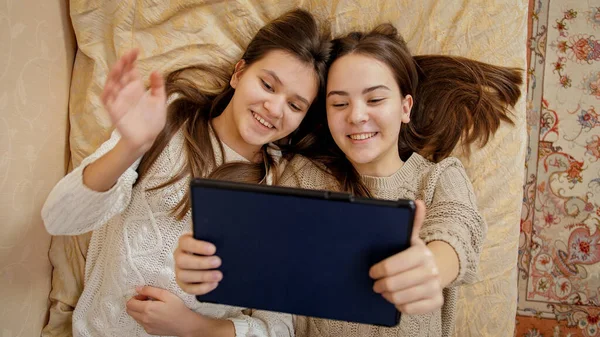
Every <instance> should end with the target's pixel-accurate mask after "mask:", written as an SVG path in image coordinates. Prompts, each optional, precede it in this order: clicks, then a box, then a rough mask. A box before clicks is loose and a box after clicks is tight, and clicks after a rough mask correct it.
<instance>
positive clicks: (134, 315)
mask: <svg viewBox="0 0 600 337" xmlns="http://www.w3.org/2000/svg"><path fill="white" fill-rule="evenodd" d="M126 311H127V314H128V315H129V316H131V318H133V319H135V321H136V322H138V323H140V324H141V325H143V318H144V314H142V313H140V312H137V311H133V310H131V309H129V308H127V309H126Z"/></svg>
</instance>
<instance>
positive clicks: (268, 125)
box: [251, 111, 275, 129]
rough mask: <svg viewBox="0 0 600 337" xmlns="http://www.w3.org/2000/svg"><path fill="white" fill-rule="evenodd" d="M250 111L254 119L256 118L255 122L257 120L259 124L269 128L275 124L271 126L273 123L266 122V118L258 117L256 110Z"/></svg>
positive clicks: (272, 127)
mask: <svg viewBox="0 0 600 337" xmlns="http://www.w3.org/2000/svg"><path fill="white" fill-rule="evenodd" d="M251 112H252V117H254V119H256V121H257V122H259V123H260V124H262V125H263V126H264V127H266V128H269V129H274V128H275V126H273V124H271V123H269V122H267V121H266V120H264V119H263V118H262V117H260V116H259V115H258V114H257V113H256V112H254V111H251Z"/></svg>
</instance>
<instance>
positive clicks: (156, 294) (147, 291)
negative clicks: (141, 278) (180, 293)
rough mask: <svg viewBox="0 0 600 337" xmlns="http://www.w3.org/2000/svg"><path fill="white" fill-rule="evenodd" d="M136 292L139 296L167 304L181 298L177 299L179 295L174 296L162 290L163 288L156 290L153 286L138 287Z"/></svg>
mask: <svg viewBox="0 0 600 337" xmlns="http://www.w3.org/2000/svg"><path fill="white" fill-rule="evenodd" d="M135 291H137V293H138V294H139V295H143V296H148V297H151V298H154V299H157V300H159V301H161V302H167V301H168V300H170V299H173V298H179V297H177V295H175V294H172V293H171V292H170V291H168V290H165V289H161V288H155V287H151V286H143V287H140V286H137V287H135Z"/></svg>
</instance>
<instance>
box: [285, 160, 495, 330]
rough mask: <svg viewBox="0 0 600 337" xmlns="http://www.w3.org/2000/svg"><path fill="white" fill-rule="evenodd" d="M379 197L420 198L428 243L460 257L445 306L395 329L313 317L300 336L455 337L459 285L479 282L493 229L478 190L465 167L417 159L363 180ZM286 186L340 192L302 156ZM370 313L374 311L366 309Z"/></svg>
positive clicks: (299, 324)
mask: <svg viewBox="0 0 600 337" xmlns="http://www.w3.org/2000/svg"><path fill="white" fill-rule="evenodd" d="M362 179H363V182H364V183H365V185H366V186H367V187H368V188H369V189H370V191H371V192H372V193H373V196H374V197H375V198H379V199H387V200H395V199H413V200H415V199H420V200H423V201H424V202H425V204H426V206H427V212H426V216H425V221H424V223H423V227H422V229H421V232H420V233H419V234H420V237H421V238H422V239H423V240H424V241H425V242H426V243H428V242H431V241H444V242H446V243H448V244H449V245H450V246H452V247H453V248H454V250H455V251H456V253H457V255H458V260H459V272H458V276H457V278H456V279H455V280H454V281H453V282H452V283H451V284H450V285H449V286H448V287H447V288H445V289H444V306H443V307H442V308H441V309H439V310H436V311H434V312H432V313H430V314H425V315H413V316H409V315H402V318H401V321H400V324H399V325H398V326H396V327H393V328H386V327H379V326H372V325H366V324H356V323H349V322H342V321H334V320H326V319H320V318H311V317H302V316H299V317H296V319H295V329H296V336H298V337H330V336H331V337H333V336H344V337H359V336H360V337H375V336H382V337H384V336H385V337H392V336H393V337H398V336H411V337H413V336H431V337H439V336H444V337H445V336H451V335H452V332H453V330H454V322H455V317H456V301H457V286H459V285H460V284H463V283H470V282H474V281H475V276H476V274H477V268H478V264H479V255H480V253H481V246H482V244H483V240H484V238H485V234H486V231H487V227H486V224H485V222H484V221H483V218H482V217H481V216H480V214H479V212H478V211H477V206H476V202H475V195H474V194H473V188H472V186H471V183H470V181H469V179H468V177H467V175H466V173H465V170H464V168H463V166H462V164H461V162H460V161H459V160H458V159H456V158H448V159H445V160H443V161H441V162H440V163H437V164H434V163H432V162H430V161H428V160H426V159H425V158H423V157H422V156H420V155H418V154H413V155H412V156H411V157H410V158H409V159H408V160H407V161H406V163H404V165H403V166H402V167H401V168H400V169H399V170H398V171H397V172H396V173H394V174H393V175H391V176H389V177H370V176H363V177H362ZM281 184H282V185H284V186H290V187H301V188H308V189H322V190H323V189H324V190H340V185H339V184H338V183H337V181H336V180H335V179H334V178H333V177H332V176H331V175H329V174H328V173H327V172H326V170H325V169H324V168H322V167H318V166H317V165H315V164H314V163H312V162H311V161H309V160H308V159H306V158H303V157H300V156H296V157H295V158H294V159H293V160H292V161H291V162H290V163H288V165H287V167H286V169H285V171H284V173H283V176H282V178H281ZM365 310H368V308H365Z"/></svg>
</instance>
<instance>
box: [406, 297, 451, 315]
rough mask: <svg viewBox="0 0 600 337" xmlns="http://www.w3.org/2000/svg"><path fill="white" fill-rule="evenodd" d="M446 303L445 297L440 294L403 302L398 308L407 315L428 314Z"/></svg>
mask: <svg viewBox="0 0 600 337" xmlns="http://www.w3.org/2000/svg"><path fill="white" fill-rule="evenodd" d="M443 305H444V297H443V296H441V295H439V296H436V297H434V298H428V299H425V300H421V301H416V302H412V303H407V304H402V305H398V306H396V308H397V309H398V310H399V311H400V312H402V313H403V314H407V315H422V314H428V313H430V312H432V311H434V310H437V309H439V308H441V307H442V306H443Z"/></svg>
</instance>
